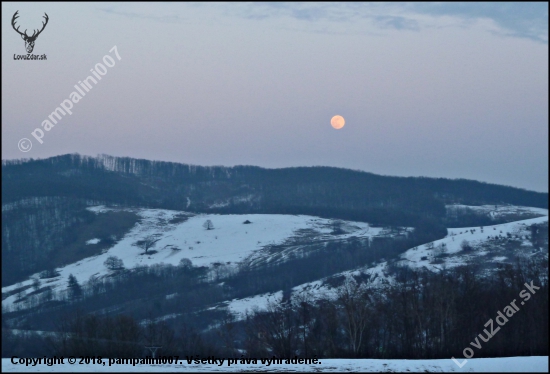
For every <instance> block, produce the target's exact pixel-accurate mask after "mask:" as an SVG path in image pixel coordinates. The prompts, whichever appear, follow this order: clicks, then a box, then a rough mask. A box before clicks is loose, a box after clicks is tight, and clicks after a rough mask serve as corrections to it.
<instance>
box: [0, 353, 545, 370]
mask: <svg viewBox="0 0 550 374" xmlns="http://www.w3.org/2000/svg"><path fill="white" fill-rule="evenodd" d="M66 360H67V359H65V364H63V365H52V366H47V365H44V364H42V365H36V366H25V365H24V364H23V365H14V364H12V363H11V359H9V358H3V359H2V371H3V372H73V373H84V372H141V373H144V372H459V373H460V372H546V373H547V372H548V356H534V357H504V358H474V359H470V360H468V362H467V363H466V364H465V365H464V366H462V368H459V367H458V365H456V364H455V363H454V362H453V361H452V360H451V359H444V360H369V359H360V360H351V359H332V360H331V359H326V360H321V362H320V363H318V364H316V365H314V364H310V365H303V364H302V365H300V364H282V365H279V364H272V365H270V366H267V364H261V363H258V364H240V363H239V364H234V365H231V366H227V362H224V363H223V365H221V366H219V363H218V364H205V365H196V364H191V365H188V364H186V363H185V364H173V365H136V366H132V365H128V364H120V365H115V364H113V365H112V366H108V363H107V364H106V365H105V366H101V365H93V364H88V365H78V364H74V365H70V364H68V363H66ZM459 361H460V362H462V361H461V360H459Z"/></svg>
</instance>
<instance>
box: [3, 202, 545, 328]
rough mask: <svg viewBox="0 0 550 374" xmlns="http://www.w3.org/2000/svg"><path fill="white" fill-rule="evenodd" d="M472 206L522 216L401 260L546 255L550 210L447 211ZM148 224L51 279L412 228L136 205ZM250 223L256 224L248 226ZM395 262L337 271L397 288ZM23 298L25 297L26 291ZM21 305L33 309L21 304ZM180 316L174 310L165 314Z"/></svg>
mask: <svg viewBox="0 0 550 374" xmlns="http://www.w3.org/2000/svg"><path fill="white" fill-rule="evenodd" d="M463 208H469V209H474V210H476V211H480V212H483V213H485V214H488V215H490V216H491V217H495V218H496V217H500V216H506V215H514V216H515V217H518V218H523V217H532V216H533V215H540V216H539V217H536V218H526V219H520V220H518V221H514V222H509V223H504V224H496V225H490V226H485V227H479V226H478V227H469V228H459V229H458V228H449V229H448V235H447V236H446V237H445V238H442V239H439V240H436V241H434V242H432V243H426V244H424V245H420V246H418V247H415V248H411V249H409V250H407V251H406V252H405V253H403V254H402V255H401V259H400V260H399V261H397V262H396V264H397V265H401V266H409V267H413V268H426V269H429V270H431V271H440V270H441V269H442V268H445V267H446V268H449V267H455V266H460V265H466V264H470V263H498V262H506V261H507V260H508V261H510V260H511V259H513V258H514V257H515V256H516V255H520V256H523V257H529V256H533V255H538V253H537V250H538V249H537V248H533V247H532V246H531V245H530V243H529V241H528V240H527V237H528V235H529V225H532V224H535V223H536V224H540V223H544V222H548V210H547V209H541V208H531V207H520V206H499V207H498V208H495V207H494V206H479V207H472V206H464V205H452V206H448V208H447V209H449V210H451V212H452V210H453V209H463ZM89 209H90V210H91V211H93V212H95V213H96V214H101V213H104V212H107V211H110V210H117V208H109V207H104V206H96V207H91V208H89ZM133 211H135V212H136V213H137V214H138V215H139V216H140V217H141V222H140V223H138V224H137V225H136V226H135V227H134V228H132V229H131V230H130V232H128V233H127V234H126V235H125V236H124V237H123V238H122V239H121V240H120V241H119V242H118V243H117V244H115V245H114V246H113V247H111V248H109V249H108V250H105V251H104V252H103V253H102V254H100V255H97V256H93V257H88V258H85V259H83V260H80V261H78V262H76V263H73V264H70V265H67V266H65V267H61V268H58V269H57V271H58V272H59V276H57V277H55V278H53V279H49V280H47V281H46V282H44V285H47V286H49V287H51V288H52V290H55V291H61V292H63V290H65V289H66V285H67V280H68V277H69V275H70V274H73V275H74V276H75V277H76V279H77V281H78V282H79V283H80V284H85V283H86V282H87V281H88V280H89V279H90V277H106V276H109V275H110V274H112V273H113V271H112V270H109V269H107V268H106V267H105V265H104V262H105V260H106V259H107V258H108V257H109V256H116V257H117V258H119V259H120V260H122V261H123V264H124V267H125V268H126V269H132V268H135V267H136V266H140V265H154V264H171V265H178V264H179V263H180V261H181V260H182V259H184V258H186V259H189V260H190V261H191V262H192V264H193V265H195V266H208V267H212V266H213V265H215V264H219V263H224V264H227V265H228V266H230V267H232V269H233V271H237V270H238V266H239V263H248V264H250V265H251V266H254V264H259V263H262V262H263V263H267V262H284V261H286V260H288V258H289V257H291V256H293V255H294V254H295V253H297V252H299V251H300V250H301V243H302V242H303V241H304V240H305V241H308V242H316V243H321V244H326V243H328V242H330V241H341V240H346V239H348V238H351V237H355V238H358V239H360V240H372V238H373V237H388V236H395V235H407V232H408V231H409V230H411V229H410V228H401V229H400V230H399V231H390V230H386V229H384V228H380V227H372V226H370V225H369V224H368V223H364V222H352V221H338V225H339V229H340V232H338V233H337V234H335V233H334V232H333V230H334V227H335V226H334V225H335V221H334V220H330V219H324V218H319V217H314V216H305V215H277V214H249V215H233V214H229V215H218V214H197V215H195V214H192V213H187V212H181V211H172V210H161V209H135V210H133ZM207 220H210V221H211V222H212V223H213V226H214V228H213V229H212V230H206V229H205V228H204V227H203V223H204V222H206V221H207ZM246 220H248V221H250V222H251V223H250V224H243V223H244V222H245V221H246ZM145 237H154V238H155V239H158V240H157V242H156V243H155V246H154V247H153V249H154V251H153V252H152V253H151V254H148V255H147V254H144V253H143V250H141V249H140V248H138V247H137V246H136V245H135V243H136V241H138V240H139V239H143V238H145ZM510 238H512V239H514V240H519V241H522V243H523V244H522V248H525V249H522V250H521V251H520V252H521V253H518V252H517V251H506V250H504V249H502V248H503V247H505V244H506V241H507V240H511V239H510ZM464 241H467V242H468V243H469V244H470V245H471V246H472V248H474V250H472V251H469V252H465V251H464V250H462V247H461V246H462V243H463V242H464ZM98 242H99V239H97V238H95V239H90V240H88V241H87V242H86V244H87V245H90V246H93V245H96V244H97V243H98ZM277 245H279V246H280V245H283V246H284V249H283V250H282V251H275V252H272V251H270V250H269V248H270V247H271V246H277ZM388 266H389V264H388V262H386V261H381V262H379V263H377V264H371V265H369V266H365V267H363V268H359V269H355V270H350V271H345V272H342V273H339V274H335V276H344V277H346V278H349V277H351V276H352V275H357V274H358V273H359V272H362V273H364V274H370V276H371V279H372V281H371V285H373V286H384V285H391V284H392V282H393V279H392V277H391V276H390V275H388V272H387V268H388ZM34 278H38V274H35V275H33V276H31V277H30V278H29V279H28V280H26V281H23V282H21V283H19V284H13V285H10V286H7V287H3V288H2V294H9V293H10V291H13V290H14V289H16V288H20V287H31V285H32V282H33V279H34ZM325 281H326V279H320V280H317V281H314V282H309V283H306V284H302V285H299V286H296V287H294V288H293V293H294V294H300V293H303V292H308V293H309V294H310V296H312V297H313V298H315V297H330V296H331V294H334V291H335V290H334V289H333V288H331V287H330V286H328V285H327V284H326V283H325ZM19 296H20V295H19ZM17 297H18V295H16V294H13V292H12V295H10V296H7V297H5V296H3V300H2V306H3V307H4V308H5V310H9V309H11V308H13V307H14V304H15V303H16V300H17ZM281 297H282V292H281V291H279V292H275V293H270V294H261V295H253V296H250V297H247V298H243V299H233V300H227V301H226V302H223V303H221V304H216V305H212V306H211V307H210V309H213V308H218V307H228V308H229V310H231V311H232V312H233V314H235V316H236V317H237V318H242V317H243V316H244V314H245V313H246V311H247V310H253V309H265V307H266V305H267V303H268V302H269V301H278V300H279V299H280V298H281ZM18 308H25V305H22V303H19V305H18ZM171 317H175V315H168V316H165V318H171Z"/></svg>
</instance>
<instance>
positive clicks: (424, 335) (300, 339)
mask: <svg viewBox="0 0 550 374" xmlns="http://www.w3.org/2000/svg"><path fill="white" fill-rule="evenodd" d="M547 274H548V261H547V260H543V261H542V262H526V263H517V264H516V266H515V267H514V266H503V267H502V268H501V269H499V270H498V271H497V272H496V273H495V275H494V276H491V277H487V278H482V277H479V276H478V274H476V269H475V268H472V267H461V268H457V269H453V270H442V271H440V272H439V273H431V272H428V271H413V270H410V269H409V268H395V269H394V276H395V280H396V282H395V284H394V285H393V286H391V287H387V288H385V289H383V290H377V289H375V288H371V287H369V286H368V284H367V285H365V283H361V282H362V279H360V278H358V279H357V280H351V281H348V282H346V283H345V284H344V286H343V287H341V288H340V289H338V291H337V296H336V298H335V299H316V300H314V299H313V298H312V297H311V296H308V295H307V294H306V295H298V296H297V297H296V298H295V299H293V302H292V303H289V302H281V303H279V304H273V305H270V306H269V308H268V310H267V311H264V312H258V313H253V314H251V315H249V316H248V318H247V321H246V324H245V329H246V331H247V333H246V340H245V343H246V344H245V347H246V348H245V349H247V352H248V354H249V355H251V356H266V355H269V356H270V355H272V354H274V355H276V356H278V357H289V356H294V355H296V354H298V355H303V356H312V355H317V356H318V357H331V358H334V357H355V358H403V359H426V358H450V357H452V356H454V357H463V355H462V353H463V351H464V349H465V348H471V349H473V351H474V355H475V357H504V356H524V355H526V356H532V355H533V356H534V355H543V356H545V355H548V278H547ZM526 284H527V285H529V286H526ZM531 285H533V286H535V287H534V288H533V293H531V292H530V290H529V288H530V287H531ZM522 291H525V292H523V293H522ZM520 294H521V296H520ZM526 295H529V296H526ZM522 302H523V303H524V304H522ZM512 303H515V304H517V307H518V308H519V311H518V310H515V309H505V308H506V307H507V306H509V305H511V304H512ZM510 308H511V307H510ZM499 311H500V312H501V313H502V312H503V311H504V313H505V316H508V317H507V319H506V320H505V319H503V318H502V317H500V319H497V317H499V314H498V312H499ZM512 311H513V312H512ZM510 314H511V315H510ZM489 320H492V321H493V322H492V323H493V325H492V327H490V326H489V324H487V322H488V321H489ZM499 323H504V324H503V325H502V326H501V325H500V324H499ZM499 327H500V329H498V328H499ZM491 334H494V335H493V336H491ZM470 343H472V344H470ZM479 344H481V348H480V349H475V347H474V346H479ZM468 354H469V352H468Z"/></svg>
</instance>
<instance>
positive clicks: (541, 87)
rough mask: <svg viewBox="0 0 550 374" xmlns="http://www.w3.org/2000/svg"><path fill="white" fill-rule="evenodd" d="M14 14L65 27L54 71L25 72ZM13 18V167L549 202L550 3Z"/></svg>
mask: <svg viewBox="0 0 550 374" xmlns="http://www.w3.org/2000/svg"><path fill="white" fill-rule="evenodd" d="M16 10H19V15H20V18H19V19H18V20H17V25H20V26H21V30H24V29H29V30H31V29H33V28H38V27H39V26H41V22H42V21H43V18H42V16H43V13H44V12H46V13H47V14H48V15H49V17H50V20H49V23H48V25H47V26H46V28H45V30H44V31H43V33H42V34H41V35H40V36H39V37H38V39H37V40H36V45H35V50H34V52H33V53H34V54H37V55H40V54H44V53H45V54H46V55H47V61H20V60H14V55H22V54H25V48H24V47H25V46H24V42H23V40H22V39H21V38H20V37H19V35H18V34H17V33H16V32H15V31H14V30H13V29H12V27H11V23H10V22H11V18H12V16H13V14H14V13H15V11H16ZM2 17H3V20H2V21H3V22H2V158H3V159H11V158H21V157H26V158H28V157H33V158H44V157H49V156H53V155H59V154H64V153H73V152H78V153H80V154H86V155H97V154H100V153H106V154H110V155H115V156H129V157H137V158H146V159H155V160H166V161H175V162H183V163H191V164H199V165H228V166H231V165H239V164H246V165H258V166H264V167H286V166H310V165H328V166H338V167H345V168H351V169H359V170H365V171H370V172H374V173H378V174H384V175H400V176H430V177H448V178H468V179H477V180H481V181H486V182H491V183H499V184H506V185H512V186H516V187H522V188H528V189H533V190H537V191H544V192H547V191H548V4H547V3H419V4H417V3H337V4H333V3H303V4H301V3H297V4H294V3H292V4H290V3H267V4H266V3H260V4H255V3H215V4H210V3H10V2H4V3H2ZM29 33H30V32H29ZM114 45H116V46H117V48H118V52H119V54H120V56H121V57H122V60H121V61H116V64H115V66H114V67H112V68H108V70H107V74H106V75H105V76H103V79H102V80H101V81H99V82H98V84H97V85H96V86H94V88H93V89H92V90H91V91H90V92H89V93H88V94H87V95H86V96H85V97H83V98H82V100H81V101H80V102H78V103H77V104H74V107H73V109H72V112H73V114H72V115H70V116H66V117H63V119H62V120H61V121H59V122H58V124H56V125H55V127H54V128H52V129H51V130H50V131H48V132H45V135H44V137H43V139H42V140H43V144H39V143H38V142H37V141H36V139H35V138H34V137H32V136H31V132H32V131H33V130H34V129H35V128H41V123H42V121H44V120H45V119H47V117H48V116H49V115H50V113H51V112H52V111H54V110H55V108H56V107H57V106H59V105H60V103H61V102H62V101H63V100H65V99H68V98H69V96H70V94H71V93H72V92H73V91H75V89H74V87H73V86H74V85H75V84H77V82H78V81H81V80H83V79H85V78H86V77H87V76H88V75H90V74H91V73H90V69H92V68H93V67H94V66H95V65H96V64H97V63H98V62H102V59H103V57H104V56H105V55H110V56H113V57H114V54H113V53H111V52H109V50H110V49H111V48H112V47H113V46H114ZM336 114H340V115H342V116H344V117H345V118H346V126H345V127H344V128H343V129H342V130H334V129H332V128H331V127H330V118H331V117H332V116H333V115H336ZM21 138H29V139H30V140H31V141H32V144H33V147H32V149H31V150H30V151H29V152H27V153H22V152H20V151H19V150H18V141H19V140H20V139H21Z"/></svg>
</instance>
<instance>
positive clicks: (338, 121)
mask: <svg viewBox="0 0 550 374" xmlns="http://www.w3.org/2000/svg"><path fill="white" fill-rule="evenodd" d="M330 124H331V126H332V127H334V128H335V129H336V130H340V129H341V128H342V127H344V125H345V124H346V121H345V120H344V117H342V116H334V117H332V118H331V119H330Z"/></svg>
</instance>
